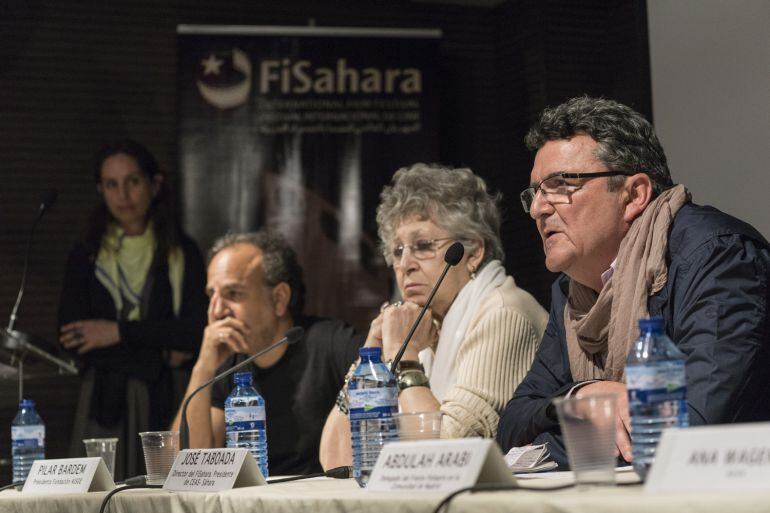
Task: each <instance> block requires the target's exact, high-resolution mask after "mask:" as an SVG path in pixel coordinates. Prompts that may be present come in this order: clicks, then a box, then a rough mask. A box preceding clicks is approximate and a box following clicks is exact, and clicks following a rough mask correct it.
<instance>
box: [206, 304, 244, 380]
mask: <svg viewBox="0 0 770 513" xmlns="http://www.w3.org/2000/svg"><path fill="white" fill-rule="evenodd" d="M249 334H250V330H249V328H248V327H247V326H246V325H245V324H244V323H243V322H242V321H240V320H238V319H236V318H235V317H227V318H225V319H221V320H218V321H214V322H212V323H211V324H209V325H208V326H206V330H205V331H204V332H203V343H201V350H200V353H199V354H198V361H197V362H196V364H195V366H196V367H198V368H199V369H202V370H206V371H207V373H210V374H212V375H213V374H215V373H216V371H217V369H219V367H221V366H222V364H223V363H224V362H225V360H227V358H229V357H230V356H231V355H232V354H233V353H243V354H248V353H249V344H248V342H247V338H248V336H249Z"/></svg>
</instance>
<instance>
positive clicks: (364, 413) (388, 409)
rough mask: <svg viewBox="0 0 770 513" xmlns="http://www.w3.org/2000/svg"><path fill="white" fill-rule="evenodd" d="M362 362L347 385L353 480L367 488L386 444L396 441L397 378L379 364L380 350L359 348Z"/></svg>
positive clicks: (383, 365) (377, 348)
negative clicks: (370, 476)
mask: <svg viewBox="0 0 770 513" xmlns="http://www.w3.org/2000/svg"><path fill="white" fill-rule="evenodd" d="M358 354H359V355H360V356H361V363H360V365H359V366H358V368H357V369H356V371H355V373H354V374H353V377H352V378H350V382H349V383H348V397H349V402H350V405H349V411H350V413H349V415H350V431H351V434H352V443H353V477H355V479H356V481H358V484H359V486H362V487H364V486H366V483H367V481H369V475H370V474H371V473H372V469H373V468H374V464H375V462H376V461H377V456H379V455H380V451H381V450H382V447H383V445H385V443H386V442H393V441H397V440H398V429H397V428H396V424H395V419H394V418H393V414H394V413H396V412H397V411H398V389H397V387H396V378H395V377H394V376H393V374H391V373H390V370H389V369H388V367H387V366H386V365H385V364H384V363H382V360H381V355H382V349H381V348H379V347H362V348H361V349H359V351H358Z"/></svg>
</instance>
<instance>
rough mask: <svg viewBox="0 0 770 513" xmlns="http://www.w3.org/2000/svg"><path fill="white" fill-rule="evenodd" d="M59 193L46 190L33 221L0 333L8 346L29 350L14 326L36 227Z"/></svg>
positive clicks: (21, 390)
mask: <svg viewBox="0 0 770 513" xmlns="http://www.w3.org/2000/svg"><path fill="white" fill-rule="evenodd" d="M57 194H58V193H57V191H56V189H50V190H48V191H46V193H45V194H44V195H43V199H42V201H41V202H40V207H39V208H38V212H37V215H36V216H35V220H34V221H33V222H32V228H31V229H30V231H29V237H28V238H27V251H26V253H25V255H24V268H23V270H22V272H21V285H20V286H19V293H18V294H17V295H16V302H15V303H14V305H13V309H12V310H11V315H10V317H9V318H8V326H7V328H6V329H5V332H3V333H0V335H2V338H3V342H4V345H5V346H6V347H9V346H15V347H21V348H22V349H27V350H29V348H28V347H25V346H24V343H26V342H24V343H22V341H21V340H19V338H18V337H14V335H15V334H17V332H15V331H14V329H13V326H14V325H15V324H16V318H17V313H18V312H19V305H20V304H21V298H22V296H24V287H25V285H26V283H27V270H28V269H29V254H30V252H31V250H32V240H33V238H34V236H35V228H37V225H38V223H40V220H41V219H42V218H43V214H44V213H45V211H46V210H47V209H48V208H49V207H50V206H51V205H53V203H54V202H55V201H56V196H57ZM11 339H15V342H16V344H14V342H13V341H11ZM27 345H28V346H29V345H30V344H27ZM35 349H38V348H37V347H35ZM39 352H43V353H45V355H46V356H47V357H50V358H53V359H54V360H58V358H55V357H53V356H51V355H49V354H48V353H47V352H46V351H42V350H39V351H35V353H36V354H39ZM14 357H15V358H18V367H19V402H21V400H22V398H23V397H24V357H23V354H21V355H18V356H17V355H15V354H14ZM50 358H49V360H50ZM59 361H61V360H59ZM54 363H56V364H57V365H59V363H58V362H54ZM62 363H64V362H62ZM11 365H13V358H12V359H11ZM59 366H60V367H61V368H64V367H62V366H61V365H59ZM75 373H77V371H75Z"/></svg>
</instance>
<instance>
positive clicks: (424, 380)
mask: <svg viewBox="0 0 770 513" xmlns="http://www.w3.org/2000/svg"><path fill="white" fill-rule="evenodd" d="M396 384H397V385H398V391H399V392H401V391H403V390H406V389H407V388H411V387H430V382H429V381H428V376H426V375H425V369H424V368H423V366H422V364H421V363H420V362H418V361H416V360H401V361H400V362H398V365H396Z"/></svg>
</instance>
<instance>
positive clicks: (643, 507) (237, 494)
mask: <svg viewBox="0 0 770 513" xmlns="http://www.w3.org/2000/svg"><path fill="white" fill-rule="evenodd" d="M571 479H572V478H571V475H563V474H551V475H549V476H545V475H544V476H539V477H528V478H520V479H519V480H518V485H519V486H521V487H526V488H530V489H517V490H510V491H497V492H479V493H474V494H462V495H459V496H458V497H456V498H455V499H454V500H453V501H452V503H451V505H450V506H449V509H448V510H445V511H449V512H451V513H479V512H483V513H496V512H522V513H524V512H526V513H540V512H543V513H546V512H548V513H552V512H565V513H571V512H575V513H583V512H585V513H605V512H606V513H618V512H621V513H669V512H670V513H674V512H676V513H680V512H695V513H709V512H715V513H716V512H729V513H756V512H770V491H768V492H766V493H754V494H747V493H731V494H725V493H720V494H717V493H702V494H658V495H652V494H649V493H645V491H644V488H643V487H642V486H641V485H625V486H609V487H607V486H605V487H588V488H583V489H578V488H568V489H560V490H550V491H549V490H547V488H549V487H554V486H559V485H563V484H565V483H568V482H570V481H571ZM621 481H622V480H621ZM626 481H627V480H626ZM531 488H537V489H538V490H532V489H531ZM106 495H107V492H91V493H84V494H70V495H27V494H21V493H20V492H16V491H13V490H6V491H4V492H0V512H2V513H6V512H9V513H11V512H12V513H17V512H18V513H21V512H24V513H49V512H51V513H52V512H66V513H76V512H78V513H79V512H84V513H86V512H93V513H98V511H99V508H100V506H101V503H102V501H103V499H104V497H105V496H106ZM445 495H446V494H433V493H403V494H402V493H398V494H396V493H375V492H369V491H366V490H363V489H361V488H359V487H358V485H357V484H356V482H355V481H354V480H352V479H343V480H335V479H328V478H316V479H312V480H305V481H295V482H288V483H276V484H272V485H267V486H255V487H249V488H239V489H235V490H229V491H225V492H218V493H192V492H185V493H177V492H166V491H163V490H141V489H139V490H126V491H124V492H121V493H118V494H116V495H114V496H113V497H112V499H111V500H110V503H109V507H108V509H107V511H109V512H111V513H117V512H119V513H151V512H170V513H177V512H178V513H198V512H200V513H220V512H222V513H229V512H262V511H264V512H271V513H300V512H346V513H347V512H349V513H354V512H355V513H368V512H372V513H374V512H377V513H388V512H399V513H431V512H432V511H433V510H434V509H435V508H436V506H437V505H438V504H439V503H440V502H441V501H442V499H443V498H444V497H445Z"/></svg>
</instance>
